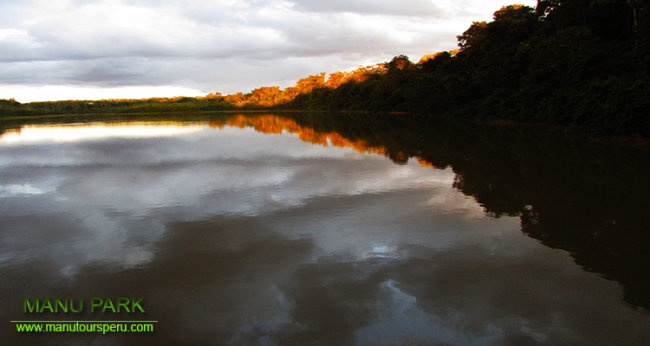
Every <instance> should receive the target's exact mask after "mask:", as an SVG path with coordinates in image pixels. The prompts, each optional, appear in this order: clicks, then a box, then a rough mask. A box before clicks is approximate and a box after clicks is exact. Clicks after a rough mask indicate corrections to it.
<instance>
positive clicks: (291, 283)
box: [0, 114, 650, 345]
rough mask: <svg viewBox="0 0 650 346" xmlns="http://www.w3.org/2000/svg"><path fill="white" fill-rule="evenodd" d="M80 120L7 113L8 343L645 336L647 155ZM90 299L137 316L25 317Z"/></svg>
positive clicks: (317, 121)
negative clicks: (37, 303) (62, 327)
mask: <svg viewBox="0 0 650 346" xmlns="http://www.w3.org/2000/svg"><path fill="white" fill-rule="evenodd" d="M79 121H80V120H79V119H71V118H61V119H50V118H48V119H47V122H46V121H44V120H40V121H39V122H40V123H31V124H24V123H19V124H9V123H6V124H4V125H3V126H4V130H3V131H4V132H3V133H2V134H1V137H0V282H1V283H2V285H1V287H0V297H1V298H0V316H2V319H3V321H2V322H1V324H2V328H1V329H0V333H1V334H2V335H1V336H0V339H2V340H5V341H4V342H8V343H7V345H648V342H649V341H648V340H650V314H648V313H647V311H648V309H649V308H650V303H649V301H650V299H649V298H648V296H649V295H650V292H649V291H648V289H649V287H650V285H649V284H648V276H649V274H650V271H649V268H650V261H649V260H648V252H649V251H648V244H649V240H648V238H650V236H649V235H648V232H650V229H649V227H648V224H650V223H649V222H648V216H647V215H648V211H647V210H648V209H649V208H648V207H650V205H649V203H648V201H647V196H646V195H647V193H648V192H649V191H650V189H649V182H648V176H650V175H649V174H650V171H648V168H647V167H650V164H648V153H647V151H643V150H636V149H630V148H616V147H611V146H608V145H601V144H594V143H583V141H580V140H574V139H567V138H566V137H562V136H559V135H555V134H549V133H547V132H545V131H543V130H536V129H518V128H490V127H485V128H480V129H479V128H469V129H467V128H465V127H464V125H463V126H461V125H453V124H447V123H442V122H439V121H437V122H436V121H432V122H431V123H427V124H418V125H409V124H410V123H412V119H398V118H396V117H395V116H393V117H392V118H382V117H377V118H370V116H367V115H339V116H333V117H327V116H322V115H320V116H319V115H313V114H312V115H302V114H291V115H290V116H289V115H272V114H253V115H234V114H220V115H210V116H202V117H201V118H196V119H187V118H178V119H171V118H167V119H162V120H161V119H157V120H154V119H139V120H133V121H125V120H124V119H105V120H104V121H94V122H79ZM646 165H647V166H646ZM92 297H103V298H113V299H117V298H118V297H134V298H136V297H137V298H144V300H143V302H144V303H143V307H144V308H145V310H146V313H145V314H142V313H136V314H125V313H121V314H113V313H108V312H107V313H106V314H102V313H94V314H91V313H90V312H89V306H87V307H86V309H85V310H86V311H85V312H84V313H83V314H64V313H55V314H52V313H48V312H47V311H46V312H45V313H43V314H33V313H31V314H30V313H25V312H24V306H23V302H24V299H25V298H30V299H33V298H41V299H43V298H50V299H54V298H61V299H63V298H74V299H75V300H78V299H80V298H83V299H84V302H85V304H88V305H89V303H90V299H91V298H92ZM12 320H156V321H159V322H158V323H157V324H156V325H155V328H156V330H155V332H154V333H153V334H135V333H134V334H128V333H107V334H106V335H101V334H98V333H85V334H83V333H79V334H75V333H58V334H57V333H48V334H35V333H32V334H24V333H23V334H21V333H18V332H17V331H16V324H15V323H10V322H9V321H12ZM4 342H3V343H4Z"/></svg>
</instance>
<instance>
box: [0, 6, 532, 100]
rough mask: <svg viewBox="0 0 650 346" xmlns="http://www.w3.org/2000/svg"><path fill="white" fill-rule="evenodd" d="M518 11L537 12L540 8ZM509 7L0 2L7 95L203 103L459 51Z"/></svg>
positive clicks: (0, 91)
mask: <svg viewBox="0 0 650 346" xmlns="http://www.w3.org/2000/svg"><path fill="white" fill-rule="evenodd" d="M514 2H515V3H523V4H525V5H529V6H534V5H535V4H536V0H518V1H514ZM510 3H511V1H507V0H373V1H371V0H333V1H320V0H242V1H235V0H194V1H181V0H155V1H154V0H21V1H18V0H0V98H11V97H13V98H16V100H18V101H20V102H30V101H38V100H60V99H100V98H121V97H126V98H141V97H155V96H180V95H186V96H198V95H205V94H207V93H210V92H221V93H223V94H228V93H235V92H239V91H241V92H244V93H245V92H249V91H250V90H252V89H254V88H257V87H260V86H272V85H279V86H280V87H281V88H285V87H288V86H291V85H293V84H294V83H295V82H296V81H297V80H298V79H300V78H303V77H306V76H307V75H310V74H316V73H319V72H328V73H329V72H334V71H342V70H351V69H353V68H356V67H358V66H359V65H369V64H374V63H378V62H383V61H388V60H390V59H391V58H392V57H393V56H395V55H398V54H406V55H408V56H409V57H410V58H411V60H414V61H417V60H419V59H420V57H421V56H422V55H424V54H429V53H435V52H438V51H442V50H451V49H455V48H457V46H456V35H458V34H460V33H462V32H463V31H464V30H466V29H467V28H468V27H469V25H470V24H471V23H472V21H477V20H490V19H491V17H492V14H493V13H494V11H496V10H497V9H499V8H500V7H501V6H503V5H507V4H510Z"/></svg>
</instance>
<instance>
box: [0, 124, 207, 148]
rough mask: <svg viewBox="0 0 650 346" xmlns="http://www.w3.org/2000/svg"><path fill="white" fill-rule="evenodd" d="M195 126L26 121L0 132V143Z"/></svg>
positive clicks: (149, 133)
mask: <svg viewBox="0 0 650 346" xmlns="http://www.w3.org/2000/svg"><path fill="white" fill-rule="evenodd" d="M200 129H201V128H200V127H199V126H193V127H188V126H171V124H164V125H160V124H158V125H153V124H148V125H138V124H137V123H136V124H132V125H129V126H126V125H124V124H116V125H114V126H110V125H107V124H90V125H89V124H77V125H54V126H52V125H26V126H23V127H21V129H20V131H19V132H7V133H5V134H3V135H2V136H0V143H3V142H4V143H24V142H27V143H30V142H52V141H53V142H69V141H78V140H89V139H99V138H107V137H137V138H142V137H145V138H146V137H159V136H173V135H177V134H180V133H191V132H196V131H199V130H200Z"/></svg>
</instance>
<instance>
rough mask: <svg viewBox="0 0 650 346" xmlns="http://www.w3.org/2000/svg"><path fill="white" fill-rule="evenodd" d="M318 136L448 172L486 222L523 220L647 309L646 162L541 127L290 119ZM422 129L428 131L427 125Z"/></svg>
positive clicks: (631, 152) (649, 187)
mask: <svg viewBox="0 0 650 346" xmlns="http://www.w3.org/2000/svg"><path fill="white" fill-rule="evenodd" d="M291 118H292V119H294V120H295V121H296V122H297V123H298V124H300V125H302V126H306V127H310V128H313V129H315V130H316V131H317V132H319V131H320V132H332V131H335V132H338V133H340V134H341V135H342V136H343V137H345V138H348V139H349V140H363V141H365V142H367V143H368V145H370V146H377V147H385V148H386V149H385V151H386V156H388V157H390V158H391V159H393V161H395V162H396V163H398V164H403V163H405V162H406V161H407V160H408V157H417V158H418V159H420V160H421V162H425V163H426V164H430V165H432V166H434V167H442V168H444V167H448V166H451V167H452V168H453V170H454V172H455V173H456V174H457V177H456V181H455V183H454V186H455V187H456V188H458V189H459V190H460V191H462V192H463V193H464V194H466V195H469V196H473V197H474V198H476V200H477V202H478V203H480V204H481V205H482V206H483V207H484V208H485V211H486V212H487V213H488V215H491V216H494V217H499V216H501V215H511V216H516V215H521V220H522V231H523V232H524V233H526V234H527V235H529V236H531V237H533V238H536V239H539V240H540V241H542V243H543V244H545V245H547V246H550V247H553V248H560V249H564V250H567V251H569V252H570V253H571V254H572V256H573V257H574V258H575V261H576V263H578V264H579V265H581V266H582V267H583V268H584V269H586V270H589V271H593V272H596V273H599V274H601V275H602V276H604V277H605V278H608V279H610V280H616V281H618V282H619V283H620V284H621V285H622V287H623V290H624V294H623V296H622V299H623V300H624V301H625V302H626V303H628V304H629V305H630V306H632V307H635V308H641V309H650V277H649V276H648V275H647V273H650V252H648V249H650V234H648V232H647V231H648V227H647V225H648V223H649V221H650V220H649V219H648V214H647V210H648V207H650V205H649V203H648V201H647V196H646V194H647V191H650V180H649V179H648V178H647V177H649V176H650V156H648V154H647V150H645V149H635V148H616V147H615V146H614V145H609V144H601V143H597V142H591V141H588V140H582V139H572V138H567V137H565V136H562V135H560V134H557V133H554V132H553V131H549V130H545V129H534V128H515V127H491V126H471V125H468V124H452V123H448V122H445V121H442V120H437V119H429V120H426V121H422V119H418V118H416V117H414V116H401V117H400V116H396V115H390V116H380V115H369V114H334V115H326V116H324V115H319V114H310V115H295V116H291ZM423 122H424V123H423Z"/></svg>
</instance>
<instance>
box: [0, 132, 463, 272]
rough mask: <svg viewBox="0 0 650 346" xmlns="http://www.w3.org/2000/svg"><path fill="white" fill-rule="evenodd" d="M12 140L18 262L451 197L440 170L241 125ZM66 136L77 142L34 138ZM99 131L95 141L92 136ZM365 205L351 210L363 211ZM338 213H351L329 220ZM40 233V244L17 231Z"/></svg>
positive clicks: (8, 202)
mask: <svg viewBox="0 0 650 346" xmlns="http://www.w3.org/2000/svg"><path fill="white" fill-rule="evenodd" d="M20 136H25V138H24V139H25V140H14V141H13V142H12V143H11V145H6V144H7V142H5V146H4V148H3V153H2V155H0V170H1V171H2V175H0V184H1V185H0V196H2V197H4V198H2V199H0V208H1V210H4V211H5V212H3V215H0V218H2V219H3V220H6V219H7V218H9V217H10V215H11V216H13V218H12V219H11V223H7V222H5V224H7V225H11V227H9V228H7V230H6V231H5V232H4V233H3V234H2V235H0V236H1V237H4V238H5V239H8V238H7V237H8V236H9V237H11V239H13V240H12V241H10V242H4V243H3V245H1V246H2V251H3V252H4V254H5V256H3V257H4V258H5V259H6V261H10V259H11V258H12V255H11V254H13V257H14V258H22V257H21V256H23V254H24V252H25V251H31V254H32V256H36V257H41V256H42V257H45V258H52V259H53V260H54V261H55V263H59V265H60V266H61V268H62V269H61V271H62V273H67V274H74V273H76V272H77V270H76V269H75V268H78V267H80V266H83V265H85V264H87V263H91V262H96V261H108V262H113V263H119V264H121V265H123V266H125V267H131V266H134V265H139V264H145V263H148V262H149V261H151V259H152V256H153V252H152V251H154V245H153V244H154V243H155V241H156V239H159V238H160V237H161V236H162V235H163V234H164V232H165V229H166V224H167V223H169V222H174V221H180V220H185V221H191V220H201V219H208V218H213V217H216V216H220V215H221V216H229V217H236V216H242V215H245V216H249V217H250V216H259V215H262V214H268V213H276V212H282V211H286V210H290V209H293V208H301V207H304V206H306V205H307V204H310V203H312V202H314V201H316V200H322V201H324V202H327V203H329V202H336V201H340V200H341V198H343V197H346V196H347V197H350V196H360V197H363V196H370V197H371V198H370V199H369V200H368V201H369V202H370V201H372V200H373V198H372V196H373V195H377V196H379V195H381V194H386V193H392V192H396V191H412V190H415V189H425V190H431V189H438V190H435V191H437V192H436V193H450V192H451V193H456V192H455V190H454V189H452V188H451V187H450V186H451V183H452V182H453V175H454V174H453V172H451V171H450V170H438V171H434V170H432V169H431V168H425V167H421V166H420V165H418V164H417V163H410V164H408V165H404V166H398V165H394V164H393V163H392V162H390V161H389V160H388V159H386V158H385V157H383V156H381V155H364V154H360V153H358V152H357V151H355V150H354V148H328V147H323V146H318V145H312V144H310V143H305V142H303V141H301V140H299V139H298V138H296V136H295V135H287V134H285V135H263V134H260V133H257V132H255V131H254V130H253V129H250V128H245V129H239V128H228V127H226V128H223V129H221V130H215V129H211V128H208V127H206V126H203V127H187V126H171V127H168V128H167V127H160V126H158V127H156V126H153V125H141V126H140V125H137V126H132V127H128V126H126V127H123V128H121V127H120V126H119V125H114V126H113V125H110V124H109V125H106V124H104V125H90V126H81V125H73V126H68V127H47V126H43V127H33V128H26V129H23V131H22V132H21V134H20ZM140 137H147V140H140V139H139V138H140ZM12 138H13V137H12ZM16 138H18V137H16ZM66 138H67V139H75V140H74V141H72V140H66V141H63V142H57V143H54V144H52V143H50V144H46V145H42V144H38V145H37V144H35V143H36V142H34V141H36V140H37V139H40V140H45V139H48V140H55V141H56V140H58V139H66ZM97 138H101V139H102V140H101V141H98V140H91V139H97ZM439 188H444V190H440V189H439ZM328 201H329V202H328ZM317 203H320V202H317ZM364 203H365V202H364ZM371 203H372V202H371ZM388 203H390V202H388ZM363 205H364V204H362V205H360V207H362V210H360V211H361V213H360V214H357V215H364V214H366V213H367V212H372V210H371V209H368V208H363ZM365 205H366V206H369V204H365ZM353 209H356V208H353ZM364 209H365V210H366V211H364ZM340 215H350V214H346V213H343V214H340V213H337V215H332V220H333V221H336V218H340ZM368 217H371V215H368ZM44 220H47V221H44ZM319 220H320V219H319ZM0 221H2V220H0ZM340 221H342V220H338V221H336V222H340ZM359 221H361V222H364V221H363V220H357V221H355V220H350V219H348V221H347V222H345V223H349V222H352V224H350V233H351V234H355V233H358V232H359V230H358V229H356V228H357V226H355V225H354V222H359ZM312 224H313V223H312ZM335 224H336V223H335ZM341 224H343V223H339V225H341ZM324 226H325V224H324ZM327 227H331V225H327V226H326V227H325V228H327ZM21 232H22V233H21ZM45 232H47V233H49V234H50V236H49V238H48V239H49V240H48V241H47V242H45V241H43V242H41V241H39V240H37V241H35V242H34V243H32V242H30V241H28V240H27V238H25V237H26V235H27V234H29V235H30V237H32V236H34V235H36V236H37V238H41V237H39V236H38V235H39V234H43V233H45ZM71 233H72V234H74V236H73V237H72V238H71V237H70V234H71ZM393 238H395V237H393ZM327 243H328V242H327V241H325V242H324V243H323V246H324V248H329V246H328V245H326V244H327ZM340 243H341V242H340V241H339V242H338V244H340ZM375 243H376V242H375ZM369 244H371V243H367V242H364V243H363V244H361V243H359V244H356V243H355V245H354V246H355V247H356V248H357V250H355V251H354V253H355V256H357V257H358V256H363V255H362V252H368V251H369V250H370V249H369V246H370V245H369ZM394 245H395V244H391V245H388V246H392V247H394ZM338 246H339V245H337V247H338Z"/></svg>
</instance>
